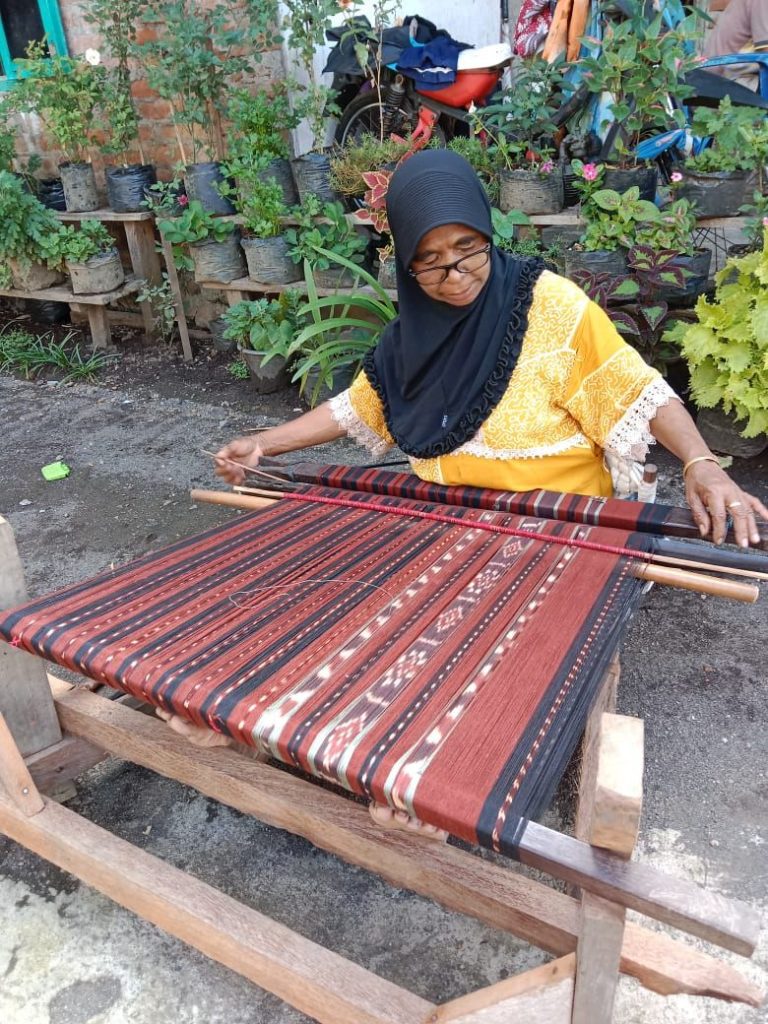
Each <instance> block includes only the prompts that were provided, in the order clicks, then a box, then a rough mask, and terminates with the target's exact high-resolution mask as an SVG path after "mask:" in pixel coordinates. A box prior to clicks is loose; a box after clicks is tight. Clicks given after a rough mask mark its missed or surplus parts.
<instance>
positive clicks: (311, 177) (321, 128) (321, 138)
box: [283, 0, 341, 202]
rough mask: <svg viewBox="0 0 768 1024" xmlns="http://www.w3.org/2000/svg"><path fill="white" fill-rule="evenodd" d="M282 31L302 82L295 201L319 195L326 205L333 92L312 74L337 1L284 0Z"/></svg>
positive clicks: (329, 192) (329, 197)
mask: <svg viewBox="0 0 768 1024" xmlns="http://www.w3.org/2000/svg"><path fill="white" fill-rule="evenodd" d="M284 7H285V8H286V14H285V18H284V20H283V28H284V29H285V30H286V31H287V33H288V44H289V46H290V48H291V50H293V52H294V53H295V54H296V56H297V58H298V61H299V64H300V65H301V68H302V69H303V72H304V76H305V79H306V81H305V83H304V85H303V86H302V87H301V88H302V95H301V98H300V100H299V101H298V102H297V103H296V111H297V113H298V114H300V116H301V117H302V118H303V119H304V120H305V122H306V129H307V131H308V133H309V140H310V141H309V148H308V151H307V152H306V153H304V154H302V155H298V156H297V157H296V158H295V159H294V160H293V161H292V167H293V175H294V179H295V181H296V188H297V189H298V192H299V199H300V200H302V201H303V200H304V198H305V197H306V196H308V195H316V196H319V198H320V199H323V200H325V201H326V202H330V201H333V200H334V199H335V198H336V196H335V195H334V192H333V189H332V188H331V185H330V180H329V179H330V172H331V168H330V160H329V157H328V154H327V152H326V131H327V127H326V117H327V115H328V114H329V113H333V112H334V108H333V103H332V100H333V95H334V93H333V90H332V89H330V88H329V87H328V86H326V85H324V84H323V83H322V82H321V81H320V80H319V79H318V76H317V72H316V71H315V53H316V51H317V50H318V49H319V48H321V47H322V46H323V45H324V44H325V33H326V30H327V29H329V28H330V27H331V19H332V18H333V17H334V16H335V15H337V14H338V13H339V11H340V9H341V6H340V4H339V3H338V0H285V2H284Z"/></svg>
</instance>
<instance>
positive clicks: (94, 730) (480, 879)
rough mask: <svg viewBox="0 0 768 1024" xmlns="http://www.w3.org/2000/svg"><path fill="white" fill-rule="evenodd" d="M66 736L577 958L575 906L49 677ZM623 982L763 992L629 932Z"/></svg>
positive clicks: (696, 954)
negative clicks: (378, 823)
mask: <svg viewBox="0 0 768 1024" xmlns="http://www.w3.org/2000/svg"><path fill="white" fill-rule="evenodd" d="M52 686H53V687H54V688H55V691H56V707H57V710H58V712H59V714H60V716H61V720H62V725H63V727H64V728H65V729H66V730H67V731H68V732H70V733H71V734H73V735H77V736H81V737H83V738H84V739H87V740H89V741H90V742H91V743H93V744H94V745H95V746H98V747H102V748H103V749H105V750H109V751H110V752H111V753H113V754H116V755H117V756H118V757H123V758H126V759H128V760H130V761H133V762H135V763H136V764H139V765H142V766H144V767H146V768H150V769H151V770H153V771H156V772H159V773H160V774H161V775H165V776H166V777H168V778H173V779H177V780H178V781H179V782H182V783H184V784H185V785H190V786H194V787H195V788H196V789H197V790H199V791H200V792H201V793H203V794H205V795H206V796H210V797H212V798H213V799H214V800H218V801H220V802H221V803H223V804H226V805H228V806H230V807H234V808H235V809H236V810H238V811H241V812H242V813H244V814H251V815H253V816H254V817H257V818H259V819H261V820H262V821H265V822H267V823H268V824H270V825H274V826H276V827H277V828H283V829H286V830H287V831H289V832H292V833H294V834H295V835H300V836H303V837H304V838H305V839H308V840H309V841H310V842H312V843H314V844H315V845H316V846H318V847H320V848H321V849H323V850H327V851H328V852H329V853H333V854H335V855H336V856H338V857H340V858H341V859H342V860H345V861H348V862H349V863H352V864H355V865H357V866H358V867H362V868H364V869H366V870H367V871H371V872H374V873H375V874H378V875H381V876H382V877H383V878H385V879H386V880H387V881H389V882H391V883H392V884H393V885H398V886H402V887H403V888H407V889H411V890H412V891H413V892H417V893H419V894H421V895H423V896H428V897H429V898H431V899H434V900H436V901H437V902H438V903H441V904H442V905H443V906H445V907H448V908H449V909H451V910H455V911H457V912H458V913H461V914H466V915H468V916H470V917H474V918H477V919H478V920H480V921H483V922H484V923H485V924H488V925H490V926H491V927H493V928H500V929H502V930H504V931H509V932H512V933H513V934H515V935H518V936H519V937H521V938H523V939H526V940H527V941H529V942H532V943H534V944H535V945H537V946H539V947H540V948H542V949H545V950H547V951H549V952H551V953H554V954H555V955H557V956H562V955H563V954H565V953H570V952H572V951H573V950H575V948H576V940H577V936H578V926H579V920H578V904H577V902H576V901H575V900H573V899H571V898H570V897H568V896H566V895H564V894H563V893H559V892H555V891H554V890H552V889H549V888H547V887H546V886H544V885H542V884H541V883H540V882H536V881H534V880H533V879H529V878H526V877H523V876H522V875H520V874H518V873H516V872H515V871H514V870H512V869H511V866H504V867H502V866H499V865H495V864H491V863H490V862H488V861H485V860H483V859H481V858H480V857H475V856H472V854H470V853H465V852H464V851H462V850H458V849H457V848H456V847H454V846H449V845H447V844H444V843H414V842H413V841H412V840H411V838H410V837H408V836H407V835H406V834H405V833H403V832H397V831H394V832H393V831H387V830H383V829H380V828H377V827H376V826H375V825H374V823H373V822H372V821H371V818H370V816H369V814H368V812H367V810H366V809H365V808H364V807H361V806H360V805H359V804H356V803H353V802H351V801H349V800H346V799H344V797H342V796H339V795H338V794H336V793H332V792H330V791H329V790H326V789H321V788H319V787H318V786H313V785H312V784H311V783H309V782H306V781H305V780H303V779H301V778H297V777H296V776H294V775H292V774H289V773H288V772H285V771H281V770H280V769H278V768H274V767H271V766H270V765H268V764H261V763H258V762H256V761H253V760H251V759H245V758H243V757H241V756H240V755H238V754H236V753H235V752H234V751H231V750H227V749H225V748H219V749H217V750H205V749H201V748H198V747H193V746H192V745H191V744H189V743H188V742H187V741H186V740H183V739H182V738H181V737H180V736H178V735H176V733H174V732H172V731H171V730H170V729H168V728H167V727H166V726H164V725H162V724H161V723H160V722H159V721H156V720H152V719H150V718H148V717H147V716H144V715H141V714H139V712H136V711H131V710H129V709H128V708H124V707H120V706H119V705H115V704H114V702H113V701H108V700H105V699H104V698H103V697H98V696H96V695H95V694H92V693H89V692H87V691H86V690H83V689H81V688H78V689H74V688H72V687H70V686H69V685H68V684H66V683H64V682H63V681H61V680H56V677H52ZM622 970H623V971H624V972H625V973H627V974H631V975H633V976H634V977H637V978H638V979H639V980H640V981H641V982H642V983H643V984H644V985H646V986H647V987H648V988H651V989H652V990H653V991H655V992H659V993H661V994H662V995H672V994H675V993H688V994H691V995H695V994H699V995H709V996H713V997H715V998H722V999H731V1000H738V1001H740V1002H744V1003H748V1004H750V1005H753V1006H758V1005H760V1002H761V1001H762V998H763V995H762V992H761V991H760V989H759V988H758V987H757V986H756V985H754V984H753V983H751V982H749V981H748V980H747V979H745V978H743V977H742V976H741V975H740V974H739V973H738V971H736V970H734V968H732V967H731V966H730V965H729V964H727V963H723V962H722V961H720V960H717V959H715V958H714V957H712V956H709V955H707V954H706V953H702V952H700V951H698V950H695V949H692V948H690V947H687V946H684V945H682V944H681V943H679V942H676V941H675V940H674V939H672V938H670V937H669V936H667V935H663V934H660V933H656V932H650V931H648V930H647V929H644V928H641V927H640V926H639V925H634V924H630V925H629V926H628V927H627V931H626V935H625V939H624V950H623V955H622Z"/></svg>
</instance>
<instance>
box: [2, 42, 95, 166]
mask: <svg viewBox="0 0 768 1024" xmlns="http://www.w3.org/2000/svg"><path fill="white" fill-rule="evenodd" d="M15 63H16V67H17V70H18V81H17V83H16V85H15V87H14V90H13V92H12V93H11V94H10V98H9V101H8V102H9V104H10V106H9V109H11V110H14V111H19V112H22V113H30V112H33V113H36V114H37V115H38V116H39V118H40V119H41V121H42V122H43V124H44V125H45V127H46V129H47V130H48V132H50V134H51V136H52V137H53V138H54V139H55V141H56V142H57V144H58V145H59V147H60V148H61V149H62V150H63V151H64V155H65V157H66V159H67V160H69V161H72V162H86V161H87V160H88V152H89V149H90V148H91V147H92V146H93V145H95V138H96V135H97V133H98V132H99V131H100V129H101V128H102V127H103V125H102V117H101V109H100V105H101V101H102V98H103V91H104V80H105V71H104V68H103V66H101V65H97V66H94V65H92V64H90V63H89V62H88V61H87V60H85V58H84V57H62V56H60V55H58V54H56V53H54V52H49V49H48V47H47V44H46V43H44V42H31V43H30V44H29V46H28V47H27V56H26V57H25V58H23V59H20V60H17V61H16V62H15Z"/></svg>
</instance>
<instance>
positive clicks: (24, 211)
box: [0, 171, 63, 292]
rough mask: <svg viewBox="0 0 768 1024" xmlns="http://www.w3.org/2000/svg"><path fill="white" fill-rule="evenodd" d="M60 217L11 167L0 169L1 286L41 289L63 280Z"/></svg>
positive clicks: (30, 290)
mask: <svg viewBox="0 0 768 1024" xmlns="http://www.w3.org/2000/svg"><path fill="white" fill-rule="evenodd" d="M59 227H60V224H59V220H58V218H57V217H56V216H55V214H54V213H52V212H51V211H50V210H47V209H46V208H45V207H44V206H43V205H42V203H40V202H39V201H38V200H37V199H36V198H35V196H33V195H32V194H31V192H29V191H28V190H27V189H26V188H25V187H24V184H23V182H22V181H21V179H20V178H18V177H17V176H16V175H15V174H13V173H11V172H10V171H0V286H2V287H3V288H9V287H11V286H12V287H14V288H17V289H19V290H20V291H28V292H32V291H39V290H41V289H42V288H50V287H51V286H52V285H55V284H58V283H59V282H60V281H62V280H63V274H61V273H59V271H58V269H57V267H58V265H59V263H60V256H59V253H58V251H57V248H56V246H55V244H54V239H55V238H56V237H57V236H58V232H59Z"/></svg>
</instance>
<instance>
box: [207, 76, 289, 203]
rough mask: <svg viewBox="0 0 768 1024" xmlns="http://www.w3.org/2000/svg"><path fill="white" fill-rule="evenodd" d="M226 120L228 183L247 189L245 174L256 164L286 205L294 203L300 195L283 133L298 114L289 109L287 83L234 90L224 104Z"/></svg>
mask: <svg viewBox="0 0 768 1024" xmlns="http://www.w3.org/2000/svg"><path fill="white" fill-rule="evenodd" d="M227 120H228V121H229V123H230V130H229V132H228V134H227V166H226V169H225V179H229V180H228V181H227V187H228V188H231V185H230V182H231V181H235V182H236V184H237V190H244V189H245V190H247V185H248V181H247V177H248V175H249V174H251V173H252V169H253V168H256V170H257V173H258V175H259V177H260V178H261V179H263V178H264V177H265V176H267V177H269V178H273V179H274V180H275V181H276V182H277V183H278V184H279V185H280V188H281V189H282V192H283V202H284V203H285V205H286V206H294V205H295V204H296V203H297V202H298V199H299V197H298V193H297V192H296V184H295V182H294V180H293V173H292V171H291V165H290V161H289V159H288V157H289V149H288V142H287V139H286V134H287V132H288V131H289V129H291V128H295V127H296V125H297V124H298V122H299V117H298V114H297V113H296V112H295V111H293V110H291V106H290V102H289V100H288V93H287V87H286V84H285V83H277V84H275V85H273V87H272V89H271V91H270V92H267V91H266V90H264V89H261V90H259V91H258V92H257V93H255V94H252V93H251V92H249V91H248V90H247V89H237V90H235V91H234V92H233V93H232V95H231V96H230V100H229V103H228V106H227ZM244 177H245V179H246V180H245V181H244V180H243V179H244ZM233 191H235V190H234V189H233ZM230 198H231V196H230Z"/></svg>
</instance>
